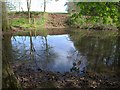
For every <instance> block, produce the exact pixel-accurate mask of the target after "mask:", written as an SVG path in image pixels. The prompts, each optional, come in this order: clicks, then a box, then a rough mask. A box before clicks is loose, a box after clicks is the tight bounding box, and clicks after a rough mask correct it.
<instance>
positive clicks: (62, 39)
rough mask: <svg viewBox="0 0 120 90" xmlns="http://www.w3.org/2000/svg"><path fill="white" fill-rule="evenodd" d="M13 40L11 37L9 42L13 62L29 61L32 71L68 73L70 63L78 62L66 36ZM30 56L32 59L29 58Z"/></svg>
mask: <svg viewBox="0 0 120 90" xmlns="http://www.w3.org/2000/svg"><path fill="white" fill-rule="evenodd" d="M14 38H15V39H14ZM14 38H13V37H12V39H11V40H12V47H13V51H14V55H15V56H14V57H15V60H21V61H26V60H28V61H31V62H30V63H31V66H32V65H33V66H32V67H34V69H38V68H41V69H44V70H50V71H59V72H66V71H70V68H71V67H72V63H73V62H75V61H78V60H79V57H80V55H79V56H78V54H77V53H75V51H76V52H78V51H77V50H76V49H75V47H74V45H73V42H71V41H69V40H68V38H69V36H68V35H67V34H64V35H47V36H36V37H35V36H14ZM29 39H30V40H29ZM29 48H30V50H29ZM18 56H19V58H18ZM31 56H32V58H30V57H31ZM33 56H34V57H33ZM32 61H34V62H32Z"/></svg>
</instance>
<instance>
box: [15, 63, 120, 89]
mask: <svg viewBox="0 0 120 90" xmlns="http://www.w3.org/2000/svg"><path fill="white" fill-rule="evenodd" d="M13 71H14V73H15V75H16V77H17V79H18V81H19V82H20V84H21V86H22V87H23V88H103V89H104V88H120V82H119V81H120V77H118V76H116V75H111V76H106V75H103V74H97V73H92V72H90V71H86V72H85V74H84V75H80V74H78V73H73V72H66V73H60V72H51V71H43V70H41V69H40V68H37V69H33V68H32V67H31V66H30V65H27V67H26V64H25V63H21V64H15V63H14V64H13Z"/></svg>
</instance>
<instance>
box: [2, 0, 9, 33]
mask: <svg viewBox="0 0 120 90" xmlns="http://www.w3.org/2000/svg"><path fill="white" fill-rule="evenodd" d="M0 3H2V31H9V29H10V27H9V22H8V14H7V8H6V3H5V2H0Z"/></svg>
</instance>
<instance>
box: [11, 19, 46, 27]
mask: <svg viewBox="0 0 120 90" xmlns="http://www.w3.org/2000/svg"><path fill="white" fill-rule="evenodd" d="M45 22H46V20H45V18H44V17H41V18H37V19H33V18H31V22H30V23H28V18H14V19H11V20H10V24H11V26H14V27H16V26H19V27H23V28H44V25H45Z"/></svg>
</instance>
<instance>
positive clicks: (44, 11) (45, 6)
mask: <svg viewBox="0 0 120 90" xmlns="http://www.w3.org/2000/svg"><path fill="white" fill-rule="evenodd" d="M45 11H46V0H44V13H45Z"/></svg>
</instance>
